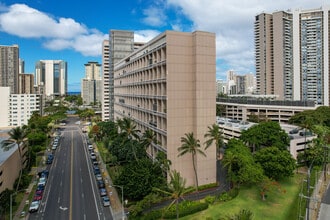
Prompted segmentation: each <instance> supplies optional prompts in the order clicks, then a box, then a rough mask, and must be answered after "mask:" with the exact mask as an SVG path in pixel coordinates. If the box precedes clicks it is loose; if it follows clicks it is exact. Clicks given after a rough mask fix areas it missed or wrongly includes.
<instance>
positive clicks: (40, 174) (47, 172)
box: [38, 170, 49, 178]
mask: <svg viewBox="0 0 330 220" xmlns="http://www.w3.org/2000/svg"><path fill="white" fill-rule="evenodd" d="M48 174H49V171H48V170H43V171H41V172H39V173H38V176H39V178H40V177H46V178H48Z"/></svg>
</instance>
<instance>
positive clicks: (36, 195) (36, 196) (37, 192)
mask: <svg viewBox="0 0 330 220" xmlns="http://www.w3.org/2000/svg"><path fill="white" fill-rule="evenodd" d="M42 193H43V191H41V190H38V191H36V194H34V197H33V200H36V201H39V200H42Z"/></svg>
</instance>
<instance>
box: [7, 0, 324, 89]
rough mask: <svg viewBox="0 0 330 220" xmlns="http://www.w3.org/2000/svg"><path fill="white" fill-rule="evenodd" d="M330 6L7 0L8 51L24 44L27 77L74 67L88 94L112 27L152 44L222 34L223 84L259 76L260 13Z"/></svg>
mask: <svg viewBox="0 0 330 220" xmlns="http://www.w3.org/2000/svg"><path fill="white" fill-rule="evenodd" d="M324 5H328V6H329V5H330V0H289V1H288V0H276V1H274V0H135V1H134V0H121V1H118V0H93V1H82V0H26V1H19V0H17V1H12V0H5V1H3V0H0V45H13V44H17V45H18V46H19V56H20V58H21V59H23V60H24V61H25V73H34V72H35V63H36V62H37V61H38V60H64V61H66V62H67V63H68V91H69V92H74V91H80V90H81V88H80V81H81V79H82V78H84V76H85V67H84V64H86V63H88V62H89V61H96V62H99V63H102V58H101V54H102V50H101V48H102V42H103V40H104V39H108V33H109V30H111V29H117V30H130V31H134V38H135V39H134V40H135V41H137V42H148V41H149V40H151V39H152V38H154V37H155V36H157V35H158V34H160V33H162V32H164V31H165V30H175V31H184V32H193V31H196V30H200V31H208V32H212V33H215V34H216V63H217V67H216V78H217V79H224V80H225V79H226V72H227V71H228V70H233V71H235V72H236V73H237V74H246V73H250V72H252V73H255V58H254V34H253V32H254V29H253V27H254V19H255V16H256V15H258V14H260V13H263V12H265V13H273V12H274V11H287V10H289V9H291V10H296V9H315V8H320V7H321V6H324Z"/></svg>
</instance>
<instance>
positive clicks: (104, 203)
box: [102, 196, 110, 207]
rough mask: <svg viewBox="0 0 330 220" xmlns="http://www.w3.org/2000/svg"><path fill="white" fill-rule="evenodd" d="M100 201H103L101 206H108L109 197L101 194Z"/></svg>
mask: <svg viewBox="0 0 330 220" xmlns="http://www.w3.org/2000/svg"><path fill="white" fill-rule="evenodd" d="M102 202H103V206H104V207H106V206H110V199H109V197H108V196H103V197H102Z"/></svg>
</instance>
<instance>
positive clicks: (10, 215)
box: [9, 189, 25, 220]
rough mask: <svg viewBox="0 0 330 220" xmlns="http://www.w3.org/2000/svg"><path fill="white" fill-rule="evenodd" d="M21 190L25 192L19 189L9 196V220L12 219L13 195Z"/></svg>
mask: <svg viewBox="0 0 330 220" xmlns="http://www.w3.org/2000/svg"><path fill="white" fill-rule="evenodd" d="M23 190H24V191H25V189H21V190H19V191H16V192H14V193H12V194H10V214H9V218H10V220H12V219H13V195H16V194H17V193H18V192H21V191H23Z"/></svg>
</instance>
